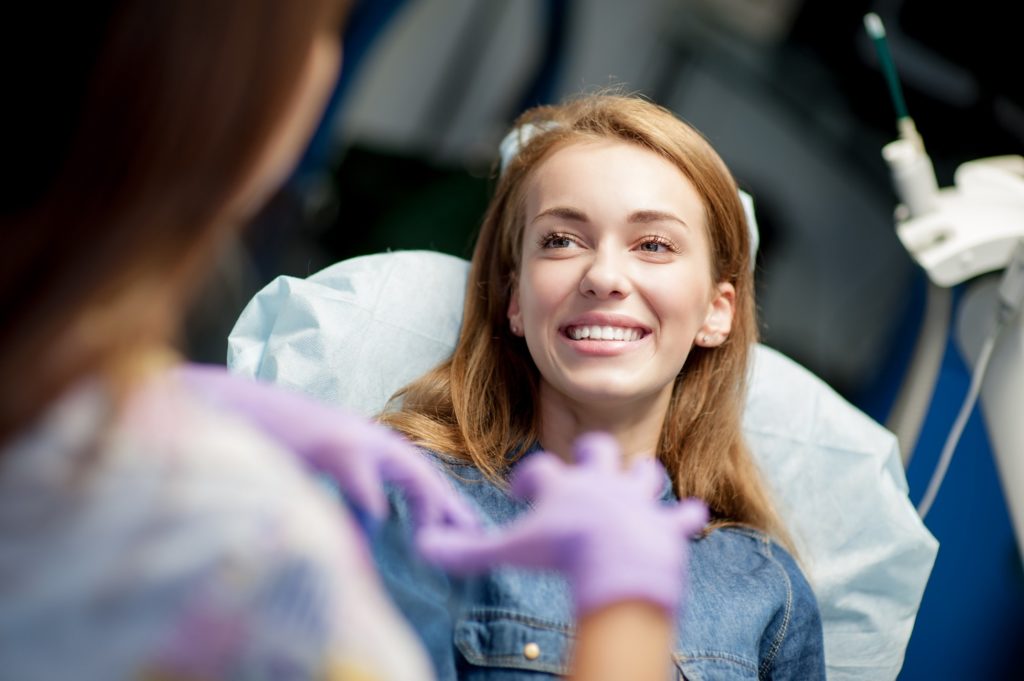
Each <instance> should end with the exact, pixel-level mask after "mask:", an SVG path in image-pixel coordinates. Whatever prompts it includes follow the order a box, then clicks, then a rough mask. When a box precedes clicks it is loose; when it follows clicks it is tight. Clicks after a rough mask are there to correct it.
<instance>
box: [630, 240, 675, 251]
mask: <svg viewBox="0 0 1024 681" xmlns="http://www.w3.org/2000/svg"><path fill="white" fill-rule="evenodd" d="M639 250H641V251H644V252H645V253H675V252H676V249H675V248H674V247H673V246H672V244H671V243H669V241H667V240H666V239H654V238H650V239H645V240H644V241H642V242H640V246H639Z"/></svg>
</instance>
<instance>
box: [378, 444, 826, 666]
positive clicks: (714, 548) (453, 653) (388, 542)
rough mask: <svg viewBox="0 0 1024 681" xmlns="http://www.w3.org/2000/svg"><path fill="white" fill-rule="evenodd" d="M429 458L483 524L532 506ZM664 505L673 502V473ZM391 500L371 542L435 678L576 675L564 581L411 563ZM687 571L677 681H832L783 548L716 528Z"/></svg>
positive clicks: (810, 605)
mask: <svg viewBox="0 0 1024 681" xmlns="http://www.w3.org/2000/svg"><path fill="white" fill-rule="evenodd" d="M430 457H431V458H432V460H433V461H435V463H437V464H438V465H439V467H440V468H441V469H442V470H443V471H444V472H445V473H446V475H447V476H448V478H449V479H450V480H451V482H452V483H453V484H454V485H455V487H456V488H457V489H458V490H459V491H460V492H461V493H462V494H463V495H464V496H465V497H466V498H467V499H468V500H469V502H470V503H471V504H473V505H474V506H475V507H476V509H477V510H478V511H479V512H480V515H481V516H482V517H483V519H484V522H485V523H488V524H494V525H504V524H506V523H508V522H510V521H512V520H513V519H514V518H515V517H516V516H517V515H519V514H520V513H521V512H523V511H524V510H525V509H526V507H527V506H526V504H524V503H523V502H520V501H517V500H515V499H513V498H512V497H510V496H509V495H508V493H507V492H506V490H504V489H502V488H500V487H498V486H496V485H494V484H492V483H491V482H489V481H488V480H487V479H486V478H485V477H484V476H483V474H482V473H480V471H479V470H477V469H476V468H475V467H474V466H472V465H471V464H468V463H466V462H464V461H458V460H454V459H451V458H448V457H444V456H441V455H437V454H432V453H431V454H430ZM663 500H664V501H665V503H675V497H674V496H673V493H672V488H671V485H669V484H667V478H666V492H665V494H664V495H663ZM391 501H392V509H391V513H390V515H389V519H388V520H387V521H386V522H385V523H384V524H383V525H382V526H380V527H378V528H377V529H376V531H374V532H373V533H372V537H371V544H372V547H373V551H374V554H375V558H376V560H377V564H378V568H379V570H380V573H381V576H382V578H383V581H384V582H385V585H386V586H387V588H388V590H389V592H390V593H391V596H392V597H393V599H394V600H395V602H396V603H397V605H398V606H399V608H400V609H401V610H402V612H403V613H404V614H405V616H406V617H407V618H408V619H409V621H410V623H411V624H412V626H413V628H414V629H415V630H416V631H417V633H418V634H419V635H420V637H421V639H422V641H423V643H424V645H425V646H426V648H427V650H428V652H429V653H430V656H431V658H432V660H433V663H434V666H435V670H436V673H437V677H438V679H440V680H441V681H448V680H450V679H467V680H473V681H477V680H479V681H482V680H485V679H486V680H487V681H520V680H525V679H553V678H557V677H558V676H561V675H564V674H566V673H567V672H568V667H567V661H568V659H569V653H570V648H571V646H572V641H573V616H572V602H571V598H570V595H569V590H568V585H567V584H566V582H565V580H564V579H563V578H562V577H561V576H560V575H557V574H553V573H549V572H543V571H536V570H520V569H511V568H501V569H498V570H495V571H493V572H490V573H488V574H486V575H483V576H480V577H475V578H471V579H456V578H453V577H449V576H447V575H445V574H444V573H443V572H441V571H439V570H437V569H435V568H433V567H431V566H429V565H427V564H425V563H424V562H423V561H422V560H420V559H418V558H417V557H416V556H415V552H414V550H413V549H412V548H411V546H412V545H411V542H410V523H409V520H410V519H409V509H408V506H407V504H406V503H405V501H404V499H402V498H401V496H400V495H399V494H398V492H397V491H392V493H391ZM689 569H690V574H689V589H688V593H687V594H686V597H685V598H686V602H685V608H684V609H683V614H682V615H681V617H680V621H679V622H678V625H677V627H676V630H677V634H676V641H675V649H674V654H673V659H672V663H673V665H674V669H675V674H674V676H675V678H685V679H687V680H689V681H700V680H704V679H716V680H717V679H725V680H728V679H797V680H800V681H805V680H809V679H824V678H825V656H824V648H823V643H822V627H821V617H820V614H819V612H818V605H817V601H816V600H815V597H814V593H813V592H812V591H811V588H810V586H809V585H808V583H807V580H806V579H805V578H804V576H803V574H802V573H801V572H800V569H799V567H797V565H796V563H795V561H794V560H793V558H792V557H791V556H790V555H789V554H788V553H787V552H786V551H785V550H783V549H782V548H781V547H780V546H779V545H778V544H776V543H774V542H772V541H771V540H770V539H768V538H767V537H766V536H765V535H764V534H762V533H760V532H758V531H756V530H752V529H745V528H733V527H728V528H722V529H718V530H715V531H713V532H711V533H710V534H709V535H708V536H706V537H704V538H702V539H699V540H697V541H695V542H694V543H693V544H692V549H691V554H690V566H689ZM529 644H534V645H529ZM537 653H539V654H537Z"/></svg>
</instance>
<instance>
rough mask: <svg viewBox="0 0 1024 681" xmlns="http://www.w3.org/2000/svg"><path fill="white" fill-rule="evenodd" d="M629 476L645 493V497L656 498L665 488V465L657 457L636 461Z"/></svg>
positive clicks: (630, 469)
mask: <svg viewBox="0 0 1024 681" xmlns="http://www.w3.org/2000/svg"><path fill="white" fill-rule="evenodd" d="M629 477H630V478H631V479H632V480H633V484H635V485H636V486H637V487H638V488H639V489H640V490H641V493H642V494H643V495H644V499H656V498H658V497H659V496H660V495H661V493H662V491H663V490H664V489H665V480H666V478H665V467H664V466H662V465H661V462H660V461H658V460H657V459H655V458H644V459H640V460H638V461H634V462H633V464H632V465H631V466H630V468H629Z"/></svg>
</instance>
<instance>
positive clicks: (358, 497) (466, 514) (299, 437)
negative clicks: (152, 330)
mask: <svg viewBox="0 0 1024 681" xmlns="http://www.w3.org/2000/svg"><path fill="white" fill-rule="evenodd" d="M174 374H175V376H176V377H177V378H178V379H179V380H180V381H182V383H184V385H185V386H186V387H187V388H188V389H189V390H191V391H192V392H194V393H196V394H198V395H199V396H201V397H202V398H203V399H205V400H207V401H209V402H211V403H213V404H215V405H217V406H219V407H222V408H224V409H227V410H230V411H233V412H235V413H237V414H239V415H241V416H242V417H244V418H246V419H247V420H249V421H250V422H251V423H252V424H253V425H254V426H255V427H257V428H258V429H259V430H261V431H262V432H263V433H264V434H266V435H267V436H269V437H270V438H271V439H273V440H275V441H277V442H278V443H279V444H281V445H282V446H283V447H284V448H286V449H289V450H291V451H292V452H294V453H295V454H297V455H298V456H299V457H300V458H301V459H302V460H303V461H304V462H305V463H306V464H307V465H308V466H309V467H310V468H312V469H313V470H315V471H317V472H321V473H323V474H325V475H327V476H328V477H329V478H331V479H332V480H334V481H335V482H336V483H337V484H338V487H339V488H340V489H341V492H342V494H343V495H344V496H345V497H346V498H347V499H348V500H349V501H351V502H352V503H354V504H355V505H356V506H358V507H360V508H361V509H363V510H365V511H366V512H367V513H369V514H370V515H371V516H373V517H375V518H378V519H380V518H383V517H385V516H386V515H387V512H388V501H387V497H386V495H385V491H384V483H385V482H390V483H394V484H396V485H398V486H399V487H401V488H402V490H403V491H404V492H405V494H406V497H407V498H408V500H409V504H410V507H411V509H412V514H413V521H414V522H415V523H416V525H417V526H418V527H425V526H431V525H447V526H451V527H459V528H466V529H473V528H478V527H479V526H480V523H479V519H478V518H477V516H476V514H475V513H474V512H473V511H472V510H471V509H470V508H469V506H468V505H466V503H465V502H464V501H463V500H462V499H461V497H459V494H458V492H457V491H456V490H455V489H454V488H452V486H451V485H450V484H448V482H447V481H446V480H445V479H444V477H443V476H442V475H441V474H440V473H439V472H438V471H436V470H435V469H434V467H433V466H432V465H431V464H430V463H429V462H428V461H427V460H426V459H425V458H424V457H423V455H422V454H420V452H419V451H417V450H416V448H415V447H413V446H412V445H411V444H409V443H408V442H407V441H406V440H405V439H404V438H402V437H401V436H400V435H398V434H397V433H394V432H392V431H391V430H389V429H387V428H384V427H383V426H380V425H378V424H376V423H373V422H372V421H369V420H367V419H365V418H363V417H361V416H359V415H356V414H351V413H348V412H345V411H342V410H341V409H338V408H336V407H331V406H330V405H327V404H324V403H322V402H318V401H316V400H314V399H312V398H310V397H306V396H304V395H301V394H299V393H294V392H289V391H288V390H285V389H282V388H279V387H275V386H272V385H268V384H266V383H260V382H258V381H254V380H251V379H247V378H243V377H241V376H233V375H231V374H229V373H228V372H227V370H226V369H225V368H224V367H220V366H205V365H198V364H185V365H182V366H179V367H177V368H175V370H174Z"/></svg>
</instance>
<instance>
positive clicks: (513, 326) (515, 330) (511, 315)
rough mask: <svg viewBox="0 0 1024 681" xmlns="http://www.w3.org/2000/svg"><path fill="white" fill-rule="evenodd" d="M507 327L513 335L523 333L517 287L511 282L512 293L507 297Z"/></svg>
mask: <svg viewBox="0 0 1024 681" xmlns="http://www.w3.org/2000/svg"><path fill="white" fill-rule="evenodd" d="M508 328H509V330H511V331H512V335H514V336H520V337H521V336H522V335H523V333H524V332H523V313H522V311H521V310H520V309H519V287H518V286H516V285H515V283H513V284H512V295H511V296H509V299H508Z"/></svg>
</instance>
